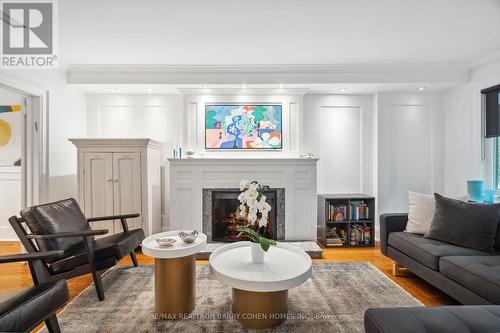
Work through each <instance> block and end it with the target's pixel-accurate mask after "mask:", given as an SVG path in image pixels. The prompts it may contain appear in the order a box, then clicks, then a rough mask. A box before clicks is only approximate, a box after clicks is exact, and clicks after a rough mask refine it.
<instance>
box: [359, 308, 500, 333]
mask: <svg viewBox="0 0 500 333" xmlns="http://www.w3.org/2000/svg"><path fill="white" fill-rule="evenodd" d="M365 332H366V333H382V332H383V333H400V332H405V333H471V332H481V333H494V332H500V306H498V305H481V306H479V305H460V306H443V307H410V308H385V309H369V310H367V311H366V312H365Z"/></svg>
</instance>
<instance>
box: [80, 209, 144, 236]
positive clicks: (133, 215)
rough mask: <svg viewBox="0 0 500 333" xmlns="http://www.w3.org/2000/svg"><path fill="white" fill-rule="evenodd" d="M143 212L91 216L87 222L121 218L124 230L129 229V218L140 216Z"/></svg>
mask: <svg viewBox="0 0 500 333" xmlns="http://www.w3.org/2000/svg"><path fill="white" fill-rule="evenodd" d="M139 216H141V214H139V213H134V214H122V215H113V216H102V217H91V218H88V219H87V222H96V221H109V220H120V222H121V223H122V228H123V231H124V232H127V231H128V224H127V219H131V218H134V217H139Z"/></svg>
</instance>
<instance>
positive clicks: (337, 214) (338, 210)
mask: <svg viewBox="0 0 500 333" xmlns="http://www.w3.org/2000/svg"><path fill="white" fill-rule="evenodd" d="M318 240H319V241H320V242H321V243H323V244H324V245H325V246H328V247H373V246H375V198H374V197H372V196H369V195H366V194H361V193H355V194H319V195H318Z"/></svg>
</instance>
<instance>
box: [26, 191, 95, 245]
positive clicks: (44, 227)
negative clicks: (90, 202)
mask: <svg viewBox="0 0 500 333" xmlns="http://www.w3.org/2000/svg"><path fill="white" fill-rule="evenodd" d="M21 216H22V217H23V218H24V219H25V220H26V224H27V225H28V228H29V229H30V231H31V232H32V233H33V234H37V235H46V234H54V233H60V232H72V231H73V232H78V231H86V230H91V227H90V225H89V223H88V222H87V219H86V218H85V216H84V215H83V213H82V210H81V209H80V206H78V203H77V202H76V200H75V199H73V198H71V199H65V200H61V201H57V202H53V203H48V204H44V205H39V206H33V207H29V208H26V209H23V210H22V211H21ZM82 244H83V240H82V238H81V237H74V238H56V239H51V240H37V245H38V248H39V249H40V251H51V250H63V251H69V250H71V249H73V248H75V247H77V246H79V245H82Z"/></svg>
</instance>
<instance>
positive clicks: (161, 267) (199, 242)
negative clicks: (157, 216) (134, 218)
mask: <svg viewBox="0 0 500 333" xmlns="http://www.w3.org/2000/svg"><path fill="white" fill-rule="evenodd" d="M161 237H168V238H173V239H175V240H176V242H175V243H174V245H173V246H171V247H160V246H159V245H158V244H157V243H156V239H157V238H161ZM206 245H207V236H206V235H205V234H203V233H201V232H200V233H199V234H198V238H196V240H195V241H194V242H193V243H184V241H183V240H182V239H181V238H180V237H179V231H167V232H162V233H159V234H154V235H151V236H149V237H147V238H146V239H144V240H143V241H142V252H143V253H144V254H145V255H148V256H150V257H154V258H155V312H156V313H157V314H159V315H161V318H163V319H173V320H175V319H179V318H180V316H181V315H185V314H189V313H191V312H192V311H193V310H194V307H195V296H196V266H195V265H196V261H195V254H196V253H197V252H199V251H201V250H203V249H204V248H205V247H206Z"/></svg>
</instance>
